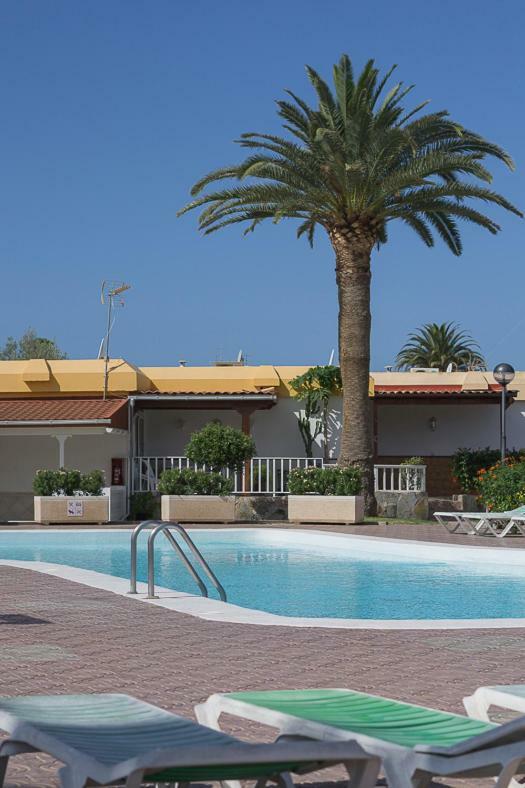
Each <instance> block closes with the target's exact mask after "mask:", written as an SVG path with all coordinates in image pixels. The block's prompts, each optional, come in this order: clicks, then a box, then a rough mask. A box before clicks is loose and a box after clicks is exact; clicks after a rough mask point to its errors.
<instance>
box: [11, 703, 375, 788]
mask: <svg viewBox="0 0 525 788" xmlns="http://www.w3.org/2000/svg"><path fill="white" fill-rule="evenodd" d="M0 728H2V729H3V730H5V731H7V732H8V733H9V734H10V738H9V739H7V740H6V741H4V742H2V744H1V745H0V786H2V785H4V780H5V773H6V769H7V763H8V760H9V758H10V757H11V756H13V755H18V754H20V753H24V752H35V751H36V752H45V753H48V754H49V755H52V756H53V757H54V758H56V759H57V760H59V761H61V762H62V763H63V764H64V766H63V767H62V768H61V769H60V771H59V778H60V785H61V786H62V788H83V787H84V786H85V785H114V784H115V783H116V782H119V783H124V784H125V785H126V786H128V788H138V787H139V786H140V785H142V784H143V782H148V783H151V782H163V783H166V782H170V783H171V782H173V783H175V782H177V783H190V782H193V781H207V782H208V781H216V780H221V781H227V780H242V779H257V780H258V785H259V786H262V785H264V784H265V783H267V782H276V783H278V784H281V785H283V784H284V783H285V778H283V777H282V776H281V775H282V773H283V772H284V773H287V772H289V771H293V772H297V773H299V774H304V773H308V772H311V771H316V770H317V769H319V768H324V767H327V766H333V765H335V764H343V765H344V766H346V768H347V769H348V771H349V773H350V776H351V782H350V785H351V786H352V788H372V786H375V784H376V779H377V775H378V772H379V759H378V758H377V757H375V756H372V755H368V754H367V753H365V752H364V750H363V749H362V748H361V747H360V746H359V745H357V744H356V743H352V742H347V743H346V744H344V745H342V744H341V743H329V742H326V743H320V742H319V743H316V744H315V745H312V743H311V742H308V743H306V742H304V741H303V742H281V743H275V744H249V743H247V742H243V741H240V740H239V739H235V738H233V737H232V736H228V735H226V734H225V733H222V732H217V731H215V730H211V729H210V728H206V727H204V726H202V725H199V724H198V723H196V722H193V721H191V720H188V719H185V718H184V717H179V716H177V715H175V714H171V713H170V712H168V711H164V710H163V709H159V708H158V707H156V706H151V705H150V704H149V703H144V702H143V701H140V700H137V699H136V698H132V697H130V696H128V695H116V694H115V695H112V694H111V695H110V694H107V695H106V694H103V695H54V696H46V695H33V696H24V697H18V698H6V697H0Z"/></svg>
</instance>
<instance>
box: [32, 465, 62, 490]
mask: <svg viewBox="0 0 525 788" xmlns="http://www.w3.org/2000/svg"><path fill="white" fill-rule="evenodd" d="M59 479H60V471H51V470H47V469H46V470H41V471H37V472H36V476H35V478H34V480H33V490H34V493H35V495H57V494H58V493H57V490H59V489H60V484H59Z"/></svg>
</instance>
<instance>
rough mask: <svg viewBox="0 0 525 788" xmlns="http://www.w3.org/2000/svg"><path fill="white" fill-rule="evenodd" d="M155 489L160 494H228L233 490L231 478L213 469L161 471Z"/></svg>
mask: <svg viewBox="0 0 525 788" xmlns="http://www.w3.org/2000/svg"><path fill="white" fill-rule="evenodd" d="M157 489H158V491H159V492H160V493H162V495H229V493H231V492H232V491H233V479H226V478H225V477H224V476H222V475H221V474H220V473H214V472H213V471H209V472H208V471H193V470H191V468H185V469H184V470H182V471H179V470H175V469H173V470H168V471H163V472H162V473H161V474H160V477H159V483H158V485H157Z"/></svg>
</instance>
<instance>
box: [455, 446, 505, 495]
mask: <svg viewBox="0 0 525 788" xmlns="http://www.w3.org/2000/svg"><path fill="white" fill-rule="evenodd" d="M499 458H500V453H499V451H498V450H497V449H491V448H490V447H489V446H487V447H486V448H484V449H458V450H457V451H456V453H455V454H454V456H453V458H452V476H453V478H454V481H455V482H457V484H458V485H459V489H460V490H461V492H462V493H476V492H478V472H479V471H480V470H481V469H482V468H488V467H489V466H491V465H494V463H497V462H498V460H499Z"/></svg>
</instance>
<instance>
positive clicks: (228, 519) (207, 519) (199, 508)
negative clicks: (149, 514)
mask: <svg viewBox="0 0 525 788" xmlns="http://www.w3.org/2000/svg"><path fill="white" fill-rule="evenodd" d="M160 506H161V518H162V519H163V520H168V521H176V522H189V523H214V522H217V521H218V522H221V523H233V522H234V520H235V497H234V496H233V495H163V496H161V504H160Z"/></svg>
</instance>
